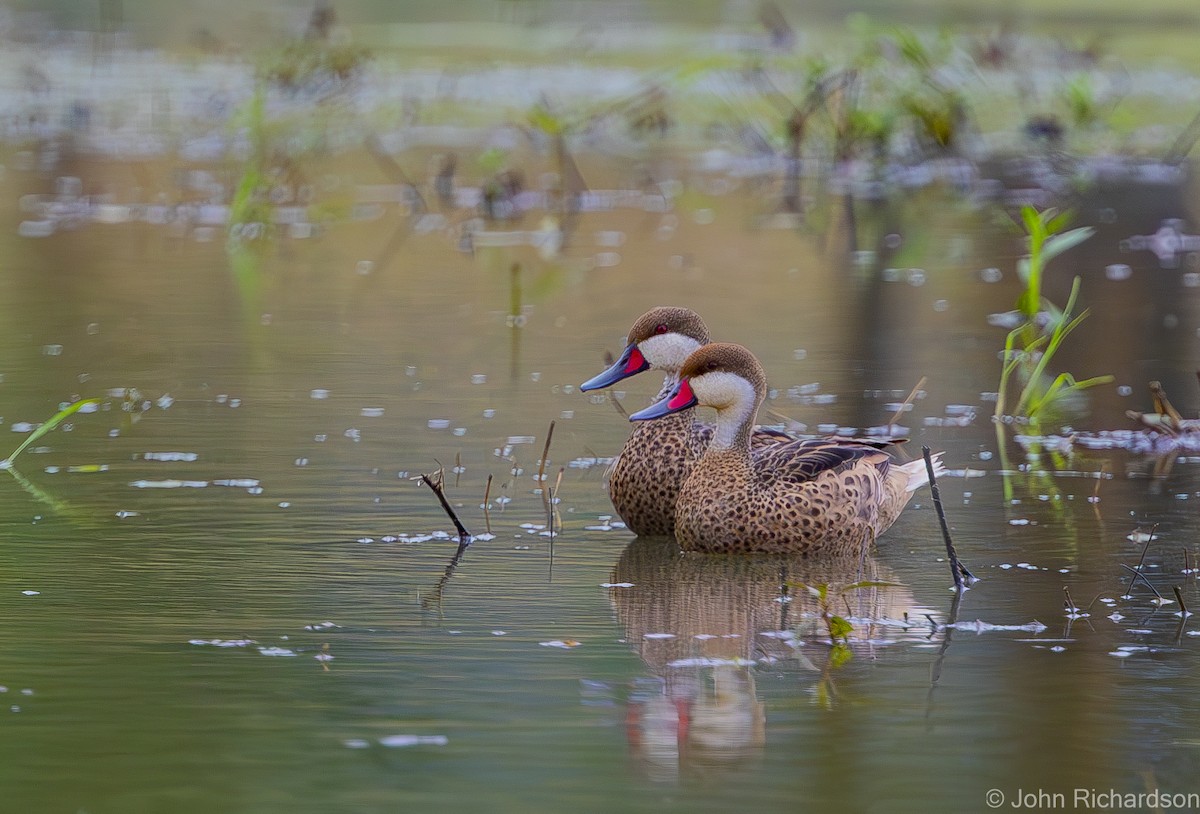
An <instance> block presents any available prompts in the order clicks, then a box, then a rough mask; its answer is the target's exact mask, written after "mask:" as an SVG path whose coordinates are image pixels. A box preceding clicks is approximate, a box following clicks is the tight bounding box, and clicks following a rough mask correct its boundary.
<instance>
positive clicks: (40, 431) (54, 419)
mask: <svg viewBox="0 0 1200 814" xmlns="http://www.w3.org/2000/svg"><path fill="white" fill-rule="evenodd" d="M99 403H100V399H84V400H82V401H77V402H75V403H74V404H71V405H69V406H67V407H65V408H63V409H61V410H59V411H58V412H57V413H55V414H54V415H52V416H51V417H50V418H49V419H47V421H46V422H45V423H44V424H42V425H41V426H40V427H38V428H37V429H35V430H34V431H33V432H31V433H29V436H28V437H27V438H26V439H25V441H24V443H22V444H21V446H19V447H17V448H16V449H15V450H13V452H12V454H11V455H9V456H8V457H7V458H5V459H4V460H3V461H0V467H3V468H4V469H8V468H9V467H11V466H12V464H13V461H15V460H16V459H17V456H18V455H20V454H21V453H22V452H24V451H25V449H26V447H28V446H29V445H30V444H32V443H33V442H34V441H36V440H38V439H39V438H41V437H42V436H43V435H45V434H46V433H48V432H50V431H51V430H53V429H54V428H55V427H57V426H58V425H59V424H61V423H62V422H63V421H64V420H66V419H67V418H68V417H69V416H71V415H74V414H75V413H77V412H79V411H80V410H82V409H83V408H84V407H87V406H88V405H89V404H99Z"/></svg>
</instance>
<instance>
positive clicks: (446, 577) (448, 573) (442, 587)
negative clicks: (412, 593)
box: [421, 539, 471, 610]
mask: <svg viewBox="0 0 1200 814" xmlns="http://www.w3.org/2000/svg"><path fill="white" fill-rule="evenodd" d="M470 543H471V541H470V539H467V540H465V541H464V540H460V541H459V543H458V549H457V550H456V551H455V552H454V556H453V557H451V558H450V562H449V564H448V565H447V566H446V570H445V571H444V572H443V573H442V577H441V579H439V580H438V581H437V584H436V585H434V586H433V590H431V591H430V592H429V596H427V597H425V598H424V599H422V600H421V607H423V608H430V607H433V606H434V605H436V606H437V607H438V609H439V610H440V609H441V607H442V596H443V595H444V594H445V593H446V585H447V584H449V582H450V577H452V576H453V575H454V569H456V568H458V564H459V563H460V562H461V561H462V557H463V553H464V552H466V550H467V546H468V545H470Z"/></svg>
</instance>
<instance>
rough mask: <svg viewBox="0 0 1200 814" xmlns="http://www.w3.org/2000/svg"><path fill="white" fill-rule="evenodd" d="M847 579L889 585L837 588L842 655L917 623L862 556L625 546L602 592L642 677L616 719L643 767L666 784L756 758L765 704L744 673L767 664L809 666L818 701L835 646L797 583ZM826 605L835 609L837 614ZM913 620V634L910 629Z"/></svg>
mask: <svg viewBox="0 0 1200 814" xmlns="http://www.w3.org/2000/svg"><path fill="white" fill-rule="evenodd" d="M858 582H876V583H891V584H890V585H888V586H870V587H864V588H860V589H856V590H853V591H848V592H846V593H845V597H846V599H847V601H848V602H849V604H850V611H849V613H848V616H850V617H851V618H852V619H853V624H854V629H853V630H852V631H851V632H850V633H849V634H848V636H847V647H848V650H849V651H850V652H852V653H855V654H860V655H865V654H867V653H869V652H870V651H871V649H872V648H873V647H875V646H877V645H878V644H879V643H880V642H881V641H886V640H888V639H889V638H892V639H894V638H896V637H897V632H898V631H900V630H901V629H902V628H901V620H903V619H905V618H906V614H908V618H913V619H924V614H925V613H927V611H926V610H925V609H921V608H917V607H915V603H914V600H913V596H912V592H911V591H910V590H909V589H908V588H907V587H905V586H903V585H898V584H895V580H894V579H893V575H892V574H891V572H890V571H889V570H888V569H887V568H886V567H885V566H883V565H881V564H879V563H878V562H876V561H875V560H874V559H873V558H871V557H867V558H864V559H860V558H844V559H838V558H814V557H804V556H801V555H789V556H780V555H709V554H697V553H684V552H681V551H680V550H679V546H678V545H676V544H675V542H674V541H673V540H671V539H669V538H639V539H636V540H634V541H633V542H632V543H630V544H629V546H628V547H626V549H625V551H624V552H623V553H622V555H621V558H620V559H619V560H618V561H617V564H616V565H615V566H614V568H613V574H612V586H613V587H611V588H610V589H609V598H610V601H611V602H612V605H613V608H614V610H615V611H616V615H617V619H618V621H619V622H620V623H621V625H622V627H623V628H624V631H625V636H626V639H627V641H628V642H629V643H630V645H632V646H633V647H634V648H635V649H636V650H637V653H638V655H639V656H640V657H641V659H642V661H643V662H644V663H645V665H646V667H647V669H648V670H649V671H650V673H651V674H652V676H653V679H652V680H650V681H642V682H638V685H637V686H636V687H635V689H634V691H633V692H631V693H630V697H629V702H628V708H627V715H626V727H627V733H628V738H629V743H630V746H631V748H632V751H633V754H634V755H635V756H636V757H637V758H638V759H639V762H640V765H641V767H642V768H643V769H644V770H645V771H646V773H647V774H648V775H649V776H650V777H651V778H652V779H655V780H674V779H676V778H678V777H679V776H680V775H681V774H700V773H704V774H708V773H711V772H712V771H714V770H720V769H722V768H729V769H733V768H736V767H738V766H741V765H743V764H745V763H746V762H747V761H754V760H756V759H758V758H759V756H760V755H761V752H762V748H763V747H764V746H765V744H766V740H767V736H766V729H767V710H766V706H765V704H764V702H763V700H762V699H761V698H760V697H759V693H758V690H757V687H756V684H755V673H756V671H757V670H761V669H763V668H764V667H766V666H768V665H771V666H770V667H768V669H772V670H781V671H789V672H790V671H792V670H794V669H795V668H796V667H797V666H798V667H800V668H801V669H804V670H807V671H811V673H812V674H813V675H814V676H815V678H816V682H815V685H814V688H815V689H816V690H817V693H816V695H815V696H814V697H817V698H820V697H821V696H822V695H823V694H824V695H825V697H829V695H830V694H829V693H828V690H829V689H830V685H831V683H832V681H833V677H832V675H831V671H832V669H833V667H835V666H836V665H834V664H833V660H832V659H831V654H832V653H833V652H834V650H833V649H831V647H830V642H829V634H828V630H827V628H826V624H825V622H824V621H823V620H822V618H821V610H822V609H821V607H820V606H819V603H818V602H817V600H816V599H815V598H814V597H813V596H812V595H811V594H810V593H809V592H808V591H807V590H805V588H804V587H802V586H803V585H810V586H819V585H828V586H830V591H831V593H833V592H835V591H836V590H838V589H840V588H844V587H845V586H849V585H852V584H854V583H858ZM837 601H838V607H836V608H834V612H835V613H838V614H839V615H840V614H842V613H847V611H846V608H845V607H844V606H843V605H842V600H841V599H840V598H838V600H837ZM913 628H914V633H913V634H912V635H915V631H916V630H917V629H920V628H921V625H920V624H917V623H914V625H913ZM889 631H890V632H889ZM818 665H824V666H823V667H822V666H818ZM823 685H824V686H823ZM809 689H810V687H804V688H803V689H801V688H799V687H797V691H807V690H809Z"/></svg>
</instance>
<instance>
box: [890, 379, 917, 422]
mask: <svg viewBox="0 0 1200 814" xmlns="http://www.w3.org/2000/svg"><path fill="white" fill-rule="evenodd" d="M925 380H926V377H925V376H922V377H921V380H920V381H919V382H917V385H916V387H914V388H913V389H912V392H911V393H909V394H908V398H906V399H905V400H904V401H902V402H900V406H899V407H897V408H896V412H895V414H894V415H893V416H892V418H891V420H890V421H888V426H889V427H891V426H892V425H894V424H895V423H896V422H897V421H899V420H900V417H901V416H903V415H904V408H905V407H907V406H908V405H910V404H912V403H913V402H914V401H915V400H916V398H917V393H919V392H921V388H922V387H924V386H925Z"/></svg>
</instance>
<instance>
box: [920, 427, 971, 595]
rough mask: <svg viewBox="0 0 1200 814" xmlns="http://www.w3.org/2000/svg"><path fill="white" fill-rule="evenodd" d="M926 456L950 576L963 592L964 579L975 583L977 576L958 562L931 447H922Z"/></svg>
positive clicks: (930, 489) (957, 587)
mask: <svg viewBox="0 0 1200 814" xmlns="http://www.w3.org/2000/svg"><path fill="white" fill-rule="evenodd" d="M921 453H922V454H923V455H924V456H925V471H926V472H927V473H929V491H931V492H932V493H933V507H934V508H935V509H937V516H938V522H939V523H941V525H942V540H944V541H945V543H946V556H947V557H948V558H949V560H950V574H951V576H953V577H954V589H955V590H956V591H962V589H963V577H966V578H967V579H969V580H971V581H972V582H974V581H975V575H974V574H972V573H971V572H970V571H968V570H967V567H966V566H965V565H963V564H962V563H961V562H959V561H958V552H957V551H955V550H954V541H953V540H951V539H950V527H949V526H948V525H947V524H946V510H945V509H943V508H942V494H941V492H939V491H938V485H937V478H936V477H934V474H933V456H932V455H931V454H930V452H929V447H921Z"/></svg>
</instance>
